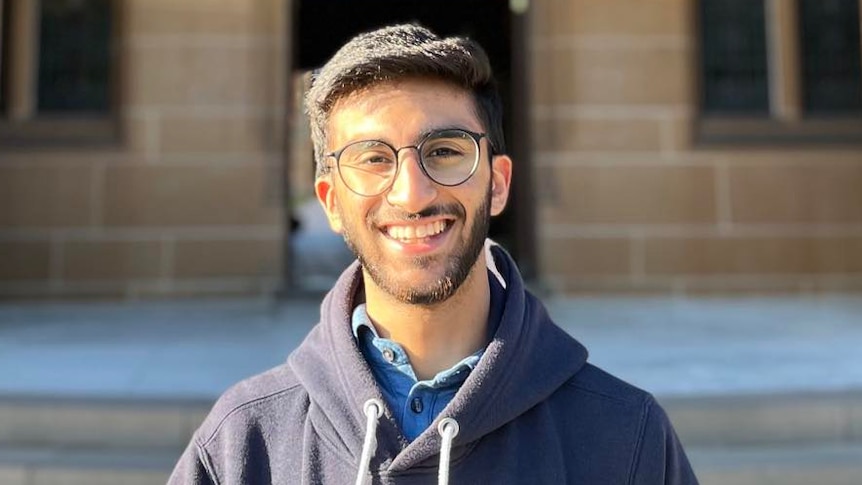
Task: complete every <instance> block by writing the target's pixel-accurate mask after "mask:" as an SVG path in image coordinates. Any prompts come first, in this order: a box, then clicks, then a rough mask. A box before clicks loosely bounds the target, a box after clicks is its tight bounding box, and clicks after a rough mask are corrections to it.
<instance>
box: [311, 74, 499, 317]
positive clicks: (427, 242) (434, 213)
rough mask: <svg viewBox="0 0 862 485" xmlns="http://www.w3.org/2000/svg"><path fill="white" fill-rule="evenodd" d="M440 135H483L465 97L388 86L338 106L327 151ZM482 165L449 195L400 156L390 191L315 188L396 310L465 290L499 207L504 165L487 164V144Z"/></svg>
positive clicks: (410, 84)
mask: <svg viewBox="0 0 862 485" xmlns="http://www.w3.org/2000/svg"><path fill="white" fill-rule="evenodd" d="M444 128H448V129H451V128H460V129H464V130H469V131H472V132H477V133H484V132H485V129H484V127H483V126H482V124H481V123H480V122H479V120H478V118H477V117H476V114H475V112H474V102H473V99H472V97H471V96H470V95H469V93H467V92H464V91H462V90H460V89H458V88H455V87H452V86H450V85H448V84H444V83H441V82H437V81H427V80H410V81H402V82H398V83H385V84H380V85H376V86H373V87H371V88H369V89H367V90H363V91H361V92H359V93H355V94H353V95H351V96H349V97H347V98H345V99H342V100H340V101H338V102H337V103H336V105H335V107H334V109H333V110H332V113H331V115H330V119H329V124H328V134H329V137H328V143H329V146H328V147H327V149H328V151H336V150H339V149H341V148H342V147H344V146H346V145H347V144H349V143H352V142H356V141H362V140H381V141H385V142H387V143H389V144H390V145H392V146H393V147H395V148H396V149H397V148H400V147H404V146H415V145H417V144H418V143H419V142H420V141H421V138H422V136H423V134H425V133H428V132H430V131H433V130H438V129H444ZM479 155H480V161H479V166H478V168H477V169H476V172H475V173H474V174H473V175H472V177H470V178H469V179H468V180H467V181H466V182H464V183H463V184H461V185H458V186H455V187H445V186H442V185H438V184H436V183H435V182H433V181H432V180H431V179H429V178H428V177H427V176H426V175H425V174H424V173H423V172H422V168H421V167H420V165H419V154H418V152H417V151H416V150H415V149H412V148H407V149H404V150H400V153H399V163H400V165H399V169H398V172H397V173H396V175H395V179H394V181H393V183H392V186H391V187H390V188H389V189H388V190H386V191H384V192H383V193H382V194H380V195H376V196H372V197H365V196H361V195H357V194H355V193H353V192H352V191H350V190H349V189H348V188H347V187H346V186H345V185H344V183H343V181H342V180H341V179H340V177H339V176H338V173H337V171H336V170H335V169H333V170H332V171H330V173H329V174H327V175H324V176H322V177H319V178H318V180H317V182H316V192H317V196H318V198H319V199H320V201H321V203H322V204H323V206H324V209H325V210H326V213H327V216H328V217H329V221H330V225H331V226H332V228H333V230H335V231H336V232H339V233H341V234H342V235H343V236H344V239H345V241H346V242H347V244H348V246H350V248H351V249H352V250H353V252H354V253H355V254H356V256H357V257H358V258H359V260H360V262H361V263H362V265H363V268H364V270H365V272H366V274H367V275H368V276H369V277H370V278H371V280H372V281H373V283H374V284H375V285H377V286H378V287H380V288H381V289H382V290H383V291H385V292H387V293H389V294H390V295H392V296H394V297H395V298H397V299H398V300H399V301H402V302H406V303H412V304H424V305H430V304H434V303H438V302H441V301H444V300H446V299H448V298H449V297H450V296H452V295H453V294H454V293H455V291H456V290H457V289H458V287H459V286H460V285H461V283H463V282H464V280H465V279H466V277H467V276H468V275H469V273H470V271H471V270H472V268H473V267H474V266H475V264H476V262H477V260H478V257H479V255H480V254H481V252H482V246H483V244H484V240H485V237H487V234H488V225H489V220H490V216H491V215H497V214H499V213H500V212H501V211H502V210H503V208H504V207H505V204H506V199H507V197H508V190H509V181H510V176H511V160H510V159H509V158H508V157H506V156H497V157H494V159H493V164H489V163H488V159H489V157H490V145H489V143H488V141H487V139H484V138H483V139H482V140H480V154H479ZM328 162H329V163H332V164H334V163H335V160H334V159H333V158H332V157H330V158H329V159H328ZM366 283H368V282H366Z"/></svg>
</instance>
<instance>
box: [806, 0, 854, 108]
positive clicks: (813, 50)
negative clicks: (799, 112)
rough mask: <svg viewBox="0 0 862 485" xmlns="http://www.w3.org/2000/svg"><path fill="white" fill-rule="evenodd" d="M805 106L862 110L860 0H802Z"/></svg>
mask: <svg viewBox="0 0 862 485" xmlns="http://www.w3.org/2000/svg"><path fill="white" fill-rule="evenodd" d="M799 7H800V14H801V15H800V17H799V19H800V23H799V35H800V38H801V39H802V43H801V50H802V52H801V57H802V86H803V96H804V99H803V108H804V110H805V112H806V113H809V114H812V115H829V114H841V113H860V112H862V72H860V63H862V56H860V52H859V50H860V38H859V2H858V0H799Z"/></svg>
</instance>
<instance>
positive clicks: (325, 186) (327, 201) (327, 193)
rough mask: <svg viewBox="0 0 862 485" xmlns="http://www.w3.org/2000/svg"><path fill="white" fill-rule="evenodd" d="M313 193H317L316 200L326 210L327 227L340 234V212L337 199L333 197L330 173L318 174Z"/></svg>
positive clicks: (333, 191)
mask: <svg viewBox="0 0 862 485" xmlns="http://www.w3.org/2000/svg"><path fill="white" fill-rule="evenodd" d="M314 193H315V195H317V200H318V201H319V202H320V205H322V206H323V211H324V212H326V218H327V219H329V227H331V228H332V230H333V231H335V232H337V233H338V234H341V230H342V227H343V225H342V222H341V212H340V211H339V210H338V206H337V204H338V200H337V199H336V197H335V186H334V185H333V184H332V174H324V175H320V176H318V177H317V178H316V179H315V180H314Z"/></svg>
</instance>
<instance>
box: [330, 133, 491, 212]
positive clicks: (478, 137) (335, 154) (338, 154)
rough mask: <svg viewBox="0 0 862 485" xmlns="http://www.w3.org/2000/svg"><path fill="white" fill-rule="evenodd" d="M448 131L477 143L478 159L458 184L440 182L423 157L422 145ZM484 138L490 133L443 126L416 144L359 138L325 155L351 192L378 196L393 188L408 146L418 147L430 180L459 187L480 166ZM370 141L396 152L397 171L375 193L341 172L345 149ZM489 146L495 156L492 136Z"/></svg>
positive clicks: (423, 167) (420, 163) (444, 185)
mask: <svg viewBox="0 0 862 485" xmlns="http://www.w3.org/2000/svg"><path fill="white" fill-rule="evenodd" d="M447 131H456V132H461V133H464V134H466V135H467V136H469V137H470V138H471V139H472V140H473V143H475V144H476V159H475V160H474V161H473V166H472V167H471V168H470V173H469V174H467V176H466V177H464V180H462V181H460V182H458V183H457V184H444V183H441V182H438V181H437V179H435V178H434V177H432V176H431V174H429V173H428V169H427V168H425V159H424V158H423V157H422V146H423V145H425V142H427V141H428V140H429V139H430V138H431V137H432V136H434V135H437V134H439V133H442V132H447ZM482 138H488V134H487V133H476V132H474V131H470V130H467V129H464V128H443V129H440V130H434V131H432V132H430V133H428V134H426V135H425V136H423V137H422V139H421V140H419V143H417V144H415V145H404V146H403V147H400V148H395V147H394V146H392V145H391V144H390V143H387V142H385V141H383V140H376V139H371V140H357V141H354V142H350V143H348V144H347V145H345V146H343V147H341V148H340V149H338V150H336V151H333V152H329V153H327V154H325V155H324V156H325V157H327V158H328V157H332V158H334V159H335V170H336V171H337V172H338V177H339V178H341V181H342V182H343V183H344V186H345V187H347V189H348V190H350V191H351V192H353V193H354V194H356V195H358V196H360V197H376V196H378V195H380V194H382V193H384V192H386V191H387V190H389V189H391V188H392V185H393V184H394V183H395V179H396V178H398V172H400V171H401V157H400V156H399V155H400V154H401V150H405V149H407V148H415V149H416V153H417V154H418V157H417V160H418V161H419V168H420V169H422V173H423V174H425V176H426V177H428V180H430V181H432V182H434V183H435V184H437V185H441V186H443V187H457V186H459V185H462V184H464V183H465V182H467V181H468V180H470V178H472V177H473V174H475V173H476V169H478V168H479V160H480V159H481V158H482ZM369 142H374V143H380V144H382V145H383V146H386V147H388V148H389V149H390V150H392V153H394V154H395V172H393V173H392V176H391V178H390V179H389V182H387V183H386V185H384V186H383V188H382V189H380V191H379V192H376V193H373V194H363V193H361V192H358V191H356V189H354V188H353V187H351V186H350V184H348V183H347V181H346V180H345V179H344V175H343V174H342V173H341V154H342V153H344V151H345V150H347V149H348V148H350V147H351V146H353V145H356V144H357V143H369ZM488 147H489V149H490V153H489V155H490V156H491V157H493V155H494V147H493V145H492V144H491V139H490V138H488Z"/></svg>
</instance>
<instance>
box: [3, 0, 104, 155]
mask: <svg viewBox="0 0 862 485" xmlns="http://www.w3.org/2000/svg"><path fill="white" fill-rule="evenodd" d="M115 3H116V2H115V1H113V0H41V1H39V2H34V1H32V0H0V15H2V23H0V25H2V30H1V31H0V143H2V144H3V146H4V147H6V146H26V147H32V146H54V145H62V146H67V145H69V144H82V143H83V144H87V145H89V144H92V143H98V142H110V141H113V140H114V139H115V123H114V122H113V113H114V108H115V105H116V102H115V99H114V90H113V86H114V84H115V77H116V76H115V75H114V73H115V68H114V64H115V63H113V62H112V53H113V51H114V50H115V49H114V43H115V35H114V32H113V25H114V24H115V22H114V21H113V20H114V15H115V12H114V10H115V8H114V6H115Z"/></svg>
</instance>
